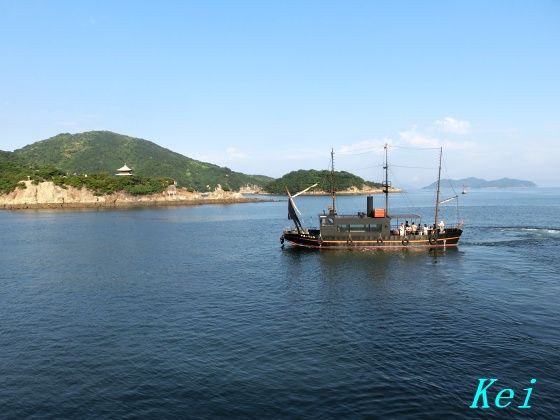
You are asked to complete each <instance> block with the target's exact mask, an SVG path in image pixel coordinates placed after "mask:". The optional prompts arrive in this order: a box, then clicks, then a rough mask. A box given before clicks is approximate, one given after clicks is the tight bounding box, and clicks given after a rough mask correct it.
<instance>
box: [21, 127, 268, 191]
mask: <svg viewBox="0 0 560 420" xmlns="http://www.w3.org/2000/svg"><path fill="white" fill-rule="evenodd" d="M14 155H15V156H16V157H17V158H19V159H21V160H22V161H24V162H26V163H27V164H33V165H52V166H54V167H56V168H59V169H61V170H62V171H65V172H69V173H78V174H84V173H85V174H87V173H99V172H107V173H109V174H113V173H115V171H116V169H117V168H120V167H121V166H123V165H124V164H125V163H126V164H127V165H128V166H129V167H130V168H132V169H133V170H134V173H135V174H136V175H139V176H145V177H169V178H173V179H175V180H176V181H177V183H178V185H179V186H183V187H187V188H194V189H197V190H199V191H204V190H207V189H211V190H213V189H214V188H215V187H216V185H217V184H221V185H222V186H223V187H224V188H229V189H232V190H237V189H239V188H240V187H241V186H244V185H247V184H253V185H259V186H264V185H265V184H267V183H269V182H270V181H272V180H273V178H270V177H267V176H262V175H246V174H243V173H240V172H234V171H232V170H231V169H229V168H225V167H220V166H218V165H214V164H211V163H206V162H201V161H198V160H195V159H191V158H189V157H186V156H183V155H181V154H179V153H176V152H173V151H171V150H168V149H165V148H163V147H161V146H158V145H157V144H155V143H153V142H151V141H148V140H143V139H139V138H134V137H129V136H125V135H121V134H117V133H112V132H110V131H89V132H85V133H79V134H67V133H66V134H59V135H57V136H54V137H51V138H49V139H46V140H42V141H38V142H36V143H33V144H30V145H28V146H25V147H23V148H21V149H18V150H16V151H14Z"/></svg>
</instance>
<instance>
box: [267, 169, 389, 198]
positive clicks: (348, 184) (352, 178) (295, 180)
mask: <svg viewBox="0 0 560 420" xmlns="http://www.w3.org/2000/svg"><path fill="white" fill-rule="evenodd" d="M335 179H336V190H337V191H344V190H347V189H350V188H358V189H360V190H362V189H364V188H381V184H378V183H375V182H370V181H365V180H364V179H362V178H360V177H359V176H357V175H353V174H351V173H349V172H345V171H336V172H335ZM315 183H318V184H319V185H318V186H317V187H316V188H314V190H315V191H317V190H318V191H330V189H331V172H330V171H326V170H325V171H316V170H313V169H311V170H299V171H293V172H290V173H288V174H286V175H284V176H283V177H282V178H279V179H277V180H275V181H272V182H271V183H269V184H267V185H266V187H265V189H266V191H268V192H270V193H273V194H285V193H286V187H288V190H290V192H292V193H295V192H297V191H301V190H303V189H305V188H307V187H309V186H310V185H313V184H315Z"/></svg>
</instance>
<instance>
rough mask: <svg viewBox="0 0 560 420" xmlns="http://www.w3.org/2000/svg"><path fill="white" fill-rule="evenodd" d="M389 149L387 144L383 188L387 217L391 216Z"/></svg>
mask: <svg viewBox="0 0 560 420" xmlns="http://www.w3.org/2000/svg"><path fill="white" fill-rule="evenodd" d="M387 148H388V145H387V143H385V166H383V169H385V184H384V188H383V192H384V193H385V217H387V215H388V214H389V162H388V160H387Z"/></svg>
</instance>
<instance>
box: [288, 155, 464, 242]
mask: <svg viewBox="0 0 560 420" xmlns="http://www.w3.org/2000/svg"><path fill="white" fill-rule="evenodd" d="M387 147H388V146H387V144H386V145H385V164H384V167H383V169H384V170H385V181H384V182H383V193H384V194H385V208H381V209H380V208H374V207H373V197H371V196H369V197H367V201H366V207H365V211H364V212H360V211H359V212H357V213H355V214H338V213H337V211H336V192H335V191H334V189H332V190H331V195H332V206H331V207H329V209H328V212H323V214H320V215H319V227H318V228H306V227H304V226H303V225H302V223H301V220H300V218H299V216H300V214H301V213H300V212H299V210H298V209H297V207H296V204H295V202H294V198H295V197H297V196H298V195H301V194H303V193H305V192H306V191H307V190H309V189H310V188H312V187H314V186H315V185H317V184H315V185H312V186H311V187H309V188H306V189H305V190H303V191H301V192H299V193H297V194H295V195H293V196H292V195H291V194H290V192H289V191H288V190H287V189H286V191H287V193H288V219H291V220H292V221H293V222H294V225H295V228H293V229H285V230H284V232H283V233H282V236H281V237H280V242H281V243H282V244H284V242H285V241H287V242H289V243H291V244H292V245H295V246H304V247H309V248H319V249H360V248H365V249H368V248H371V249H377V248H392V249H402V248H437V247H448V246H457V244H458V243H459V239H460V237H461V234H462V232H463V225H462V223H458V224H457V225H456V226H445V225H444V223H443V221H441V222H440V223H437V220H438V215H439V205H440V204H441V203H440V179H441V152H442V151H441V149H440V161H439V174H438V183H437V194H436V205H435V217H434V223H433V224H431V223H430V225H429V226H428V224H427V223H424V224H422V218H421V217H420V216H419V215H417V214H390V213H389V188H390V183H389V181H388V179H387V177H388V163H387ZM333 162H334V152H332V151H331V163H332V165H331V175H332V176H333V177H334V163H333ZM331 185H334V180H332V182H331ZM456 198H457V197H452V198H449V199H446V200H444V201H443V202H447V201H450V200H451V199H456ZM443 202H442V203H443Z"/></svg>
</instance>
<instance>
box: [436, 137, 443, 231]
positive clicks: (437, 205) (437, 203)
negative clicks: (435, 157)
mask: <svg viewBox="0 0 560 420" xmlns="http://www.w3.org/2000/svg"><path fill="white" fill-rule="evenodd" d="M442 151H443V148H442V147H440V148H439V169H438V177H437V192H436V214H435V218H434V229H435V228H436V226H437V219H438V213H439V190H440V182H441V154H442Z"/></svg>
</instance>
